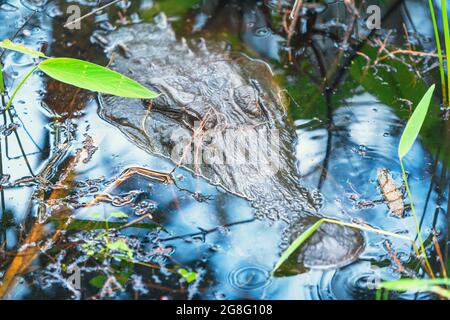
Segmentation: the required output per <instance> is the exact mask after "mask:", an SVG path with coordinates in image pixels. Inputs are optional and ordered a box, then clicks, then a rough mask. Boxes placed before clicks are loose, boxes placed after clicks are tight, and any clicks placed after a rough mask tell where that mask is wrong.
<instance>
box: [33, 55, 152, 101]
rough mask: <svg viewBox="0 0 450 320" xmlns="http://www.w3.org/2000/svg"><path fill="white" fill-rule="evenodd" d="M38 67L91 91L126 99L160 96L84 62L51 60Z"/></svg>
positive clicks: (113, 72) (100, 67)
mask: <svg viewBox="0 0 450 320" xmlns="http://www.w3.org/2000/svg"><path fill="white" fill-rule="evenodd" d="M38 67H39V69H40V70H42V71H43V72H44V73H45V74H47V75H48V76H50V77H52V78H53V79H56V80H58V81H61V82H64V83H67V84H71V85H74V86H76V87H79V88H83V89H87V90H91V91H97V92H101V93H106V94H112V95H115V96H120V97H126V98H141V99H153V98H156V97H158V96H159V95H158V94H157V93H155V92H152V91H150V90H148V89H147V88H145V87H144V86H142V85H140V84H139V83H137V82H136V81H134V80H131V79H130V78H128V77H126V76H124V75H122V74H120V73H118V72H115V71H113V70H111V69H108V68H105V67H102V66H99V65H97V64H94V63H91V62H87V61H83V60H78V59H72V58H49V59H47V60H44V61H42V62H41V63H39V65H38Z"/></svg>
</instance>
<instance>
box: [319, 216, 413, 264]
mask: <svg viewBox="0 0 450 320" xmlns="http://www.w3.org/2000/svg"><path fill="white" fill-rule="evenodd" d="M322 220H323V222H329V223H334V224H338V225H340V226H344V227H349V228H353V229H359V230H364V231H369V232H374V233H378V234H382V235H385V236H389V237H393V238H397V239H402V240H407V241H409V242H411V244H412V246H413V249H414V252H415V253H416V255H417V256H418V257H419V256H420V254H419V250H418V248H417V246H416V244H415V243H414V240H413V239H411V238H410V237H407V236H403V235H401V234H396V233H393V232H389V231H385V230H381V229H375V228H372V227H366V226H362V225H359V224H354V223H348V222H343V221H339V220H334V219H329V218H323V219H322Z"/></svg>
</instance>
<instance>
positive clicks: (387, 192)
mask: <svg viewBox="0 0 450 320" xmlns="http://www.w3.org/2000/svg"><path fill="white" fill-rule="evenodd" d="M378 183H379V184H380V188H381V191H382V192H383V196H384V198H385V200H386V202H387V205H388V207H389V209H390V210H391V212H392V213H393V214H394V215H395V216H397V217H399V218H403V212H404V211H405V204H404V203H403V193H402V192H401V191H400V190H399V189H398V188H397V185H396V184H395V181H394V179H393V178H392V175H391V173H390V172H389V170H387V169H379V170H378Z"/></svg>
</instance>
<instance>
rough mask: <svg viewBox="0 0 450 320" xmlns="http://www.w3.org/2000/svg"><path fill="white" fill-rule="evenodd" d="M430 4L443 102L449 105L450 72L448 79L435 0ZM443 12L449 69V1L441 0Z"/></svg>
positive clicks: (445, 105) (446, 105)
mask: <svg viewBox="0 0 450 320" xmlns="http://www.w3.org/2000/svg"><path fill="white" fill-rule="evenodd" d="M428 6H429V8H430V15H431V21H432V23H433V29H434V38H435V41H436V49H437V54H438V59H439V74H440V78H441V87H442V102H443V104H444V107H448V99H449V98H450V73H448V72H447V81H446V79H445V67H444V58H443V55H442V46H441V39H440V36H439V28H438V25H437V21H436V14H435V11H434V7H433V1H432V0H428ZM441 14H442V21H443V29H444V45H445V53H446V55H445V61H446V65H447V70H448V58H447V57H448V55H449V54H450V30H449V25H448V14H447V1H446V0H443V1H441Z"/></svg>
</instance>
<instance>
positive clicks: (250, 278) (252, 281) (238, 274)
mask: <svg viewBox="0 0 450 320" xmlns="http://www.w3.org/2000/svg"><path fill="white" fill-rule="evenodd" d="M228 281H229V282H230V283H231V285H232V286H233V287H234V288H236V289H239V290H248V291H249V290H256V289H260V288H264V287H266V286H267V285H268V284H269V283H270V274H269V271H267V270H265V269H263V268H261V267H258V266H248V267H242V268H238V269H235V270H233V271H231V272H230V274H229V275H228Z"/></svg>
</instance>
